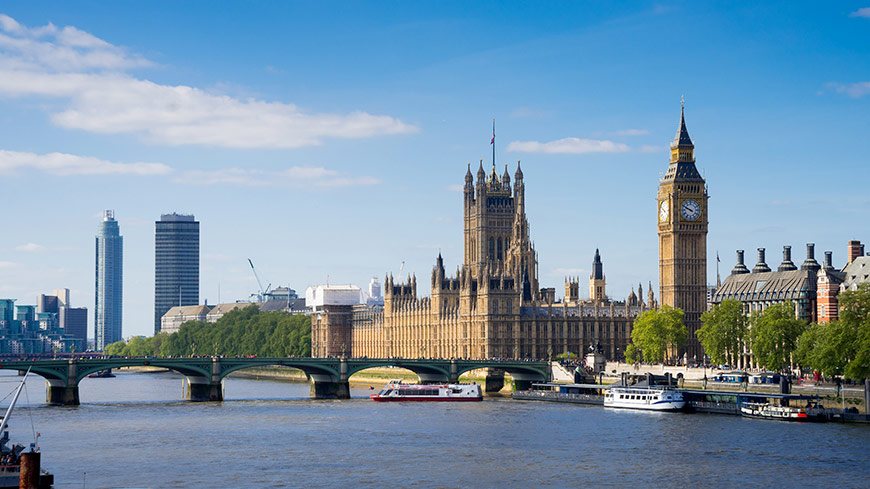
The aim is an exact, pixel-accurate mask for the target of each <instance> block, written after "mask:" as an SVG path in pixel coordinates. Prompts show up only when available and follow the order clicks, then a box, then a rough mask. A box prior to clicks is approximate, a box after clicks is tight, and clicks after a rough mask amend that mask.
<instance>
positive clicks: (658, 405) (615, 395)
mask: <svg viewBox="0 0 870 489" xmlns="http://www.w3.org/2000/svg"><path fill="white" fill-rule="evenodd" d="M604 407H612V408H627V409H645V410H648V411H679V410H681V409H683V408H684V407H686V401H685V400H683V394H682V393H680V392H677V391H676V390H674V389H671V388H668V387H665V386H651V387H649V386H631V387H611V388H609V389H607V392H605V394H604Z"/></svg>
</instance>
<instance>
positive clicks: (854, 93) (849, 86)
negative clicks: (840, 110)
mask: <svg viewBox="0 0 870 489" xmlns="http://www.w3.org/2000/svg"><path fill="white" fill-rule="evenodd" d="M828 86H829V87H831V88H833V89H834V90H835V91H836V92H837V93H844V94H846V95H848V96H850V97H852V98H858V97H863V96H864V95H868V94H870V82H858V83H828Z"/></svg>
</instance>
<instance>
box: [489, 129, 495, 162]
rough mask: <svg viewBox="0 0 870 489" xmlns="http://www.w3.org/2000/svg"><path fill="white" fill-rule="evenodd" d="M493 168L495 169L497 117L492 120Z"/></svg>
mask: <svg viewBox="0 0 870 489" xmlns="http://www.w3.org/2000/svg"><path fill="white" fill-rule="evenodd" d="M490 144H492V167H493V168H495V117H493V118H492V141H490Z"/></svg>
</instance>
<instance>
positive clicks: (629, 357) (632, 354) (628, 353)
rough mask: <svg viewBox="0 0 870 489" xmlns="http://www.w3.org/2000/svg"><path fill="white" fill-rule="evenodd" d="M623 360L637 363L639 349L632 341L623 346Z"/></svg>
mask: <svg viewBox="0 0 870 489" xmlns="http://www.w3.org/2000/svg"><path fill="white" fill-rule="evenodd" d="M625 361H626V362H628V363H637V362H639V361H640V351H638V349H637V347H636V346H634V343H629V344H628V346H626V347H625Z"/></svg>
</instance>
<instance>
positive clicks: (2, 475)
mask: <svg viewBox="0 0 870 489" xmlns="http://www.w3.org/2000/svg"><path fill="white" fill-rule="evenodd" d="M27 373H30V371H29V370H28V372H27ZM27 373H25V374H24V378H23V379H21V383H20V384H19V385H18V388H17V390H16V391H15V395H14V396H13V397H12V401H11V402H10V403H9V407H8V408H7V409H6V414H5V415H4V416H3V419H2V421H0V489H14V488H18V487H24V486H22V485H20V484H22V481H21V473H22V470H21V466H22V463H24V460H23V459H22V455H28V457H27V460H28V462H27V464H26V466H27V469H26V470H27V471H30V474H33V476H34V477H35V479H32V481H34V482H36V483H37V485H38V487H39V488H40V489H47V488H50V487H51V486H52V484H54V475H52V474H49V473H48V472H46V471H44V470H41V469H40V467H39V452H38V450H39V449H38V448H37V447H36V443H32V444H31V445H30V453H29V454H25V453H24V450H25V447H24V446H22V445H17V444H12V445H11V446H10V445H9V423H8V422H9V417H10V416H11V415H12V409H13V408H15V403H16V402H17V401H18V396H19V395H20V394H21V389H22V388H23V387H24V382H25V381H26V380H27ZM37 436H38V435H37ZM34 452H36V453H34ZM34 455H35V456H34ZM34 460H35V462H34ZM34 472H38V473H37V474H34ZM27 487H32V486H31V485H28V486H27Z"/></svg>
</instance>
